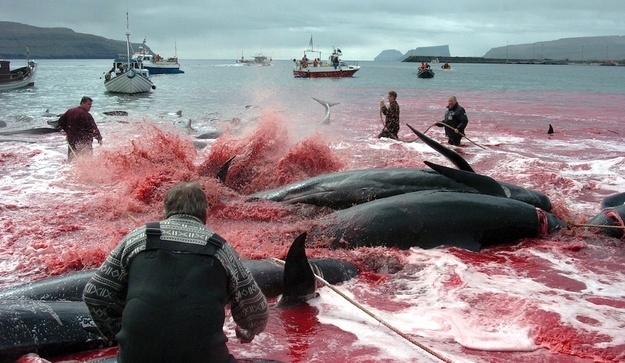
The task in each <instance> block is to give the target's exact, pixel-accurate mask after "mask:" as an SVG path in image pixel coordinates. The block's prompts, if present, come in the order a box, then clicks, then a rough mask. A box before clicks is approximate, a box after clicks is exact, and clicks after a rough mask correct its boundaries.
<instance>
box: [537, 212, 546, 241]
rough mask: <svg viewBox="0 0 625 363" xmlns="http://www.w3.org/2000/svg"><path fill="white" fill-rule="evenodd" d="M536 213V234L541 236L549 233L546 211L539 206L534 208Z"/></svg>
mask: <svg viewBox="0 0 625 363" xmlns="http://www.w3.org/2000/svg"><path fill="white" fill-rule="evenodd" d="M536 215H537V216H538V235H539V236H541V237H543V236H546V235H548V234H549V218H547V213H545V211H544V210H542V209H540V208H536Z"/></svg>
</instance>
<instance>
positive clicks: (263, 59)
mask: <svg viewBox="0 0 625 363" xmlns="http://www.w3.org/2000/svg"><path fill="white" fill-rule="evenodd" d="M271 61H272V59H271V57H267V56H266V55H264V54H262V53H257V54H256V55H255V56H254V59H245V57H243V55H241V59H237V64H242V65H245V66H270V65H271Z"/></svg>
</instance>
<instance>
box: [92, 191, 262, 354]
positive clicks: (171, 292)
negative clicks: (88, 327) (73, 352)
mask: <svg viewBox="0 0 625 363" xmlns="http://www.w3.org/2000/svg"><path fill="white" fill-rule="evenodd" d="M163 204H164V214H165V218H166V219H165V220H162V221H160V222H152V223H148V224H146V225H144V226H142V227H139V228H137V229H135V230H134V231H132V232H130V233H129V234H128V235H126V236H125V237H124V238H123V239H122V240H121V241H120V242H119V244H118V245H117V246H116V247H115V248H114V249H113V251H111V252H110V254H109V255H108V257H107V258H106V260H105V261H104V263H103V264H102V266H101V267H100V268H99V269H98V270H97V271H96V273H95V275H94V276H93V277H92V278H91V279H90V280H89V282H88V283H87V284H86V285H85V289H84V291H83V300H84V302H85V304H86V305H87V308H88V309H89V313H90V314H91V317H92V318H93V322H94V323H95V325H96V326H97V327H98V330H99V331H100V332H101V333H102V334H103V335H104V336H105V337H106V338H108V339H110V340H114V339H116V340H117V342H118V343H119V352H118V355H117V358H118V362H123V363H135V362H150V363H160V362H163V363H165V362H166V363H169V362H215V363H235V362H237V360H236V359H235V357H233V356H232V354H230V352H229V350H228V346H227V344H226V342H227V341H228V338H227V337H226V334H225V333H224V330H223V329H224V321H225V318H226V310H225V308H226V306H227V305H230V312H231V315H232V318H233V319H234V322H235V323H236V326H235V329H234V330H235V334H236V336H237V338H238V339H239V342H241V343H249V342H251V341H252V340H253V339H254V337H255V336H256V335H257V334H259V333H260V332H262V331H263V330H264V329H265V327H266V325H267V321H268V318H269V308H268V306H267V300H266V298H265V296H264V295H263V293H262V291H261V289H260V287H259V286H258V284H257V283H256V281H255V280H254V276H253V275H252V274H251V272H250V271H249V269H248V268H246V267H245V266H244V265H243V264H242V262H241V260H240V257H239V255H238V254H237V253H236V251H235V250H234V248H233V247H232V246H231V245H230V244H229V243H228V242H227V241H226V240H225V239H223V238H222V237H221V236H219V235H218V234H216V233H215V232H214V231H212V230H211V229H210V228H208V227H206V216H207V209H208V200H207V197H206V194H205V193H204V191H203V190H202V188H201V186H200V185H199V184H197V183H192V182H191V183H190V182H180V183H178V184H176V185H174V186H173V187H172V188H171V189H170V190H169V191H168V192H167V193H166V194H165V196H164V201H163Z"/></svg>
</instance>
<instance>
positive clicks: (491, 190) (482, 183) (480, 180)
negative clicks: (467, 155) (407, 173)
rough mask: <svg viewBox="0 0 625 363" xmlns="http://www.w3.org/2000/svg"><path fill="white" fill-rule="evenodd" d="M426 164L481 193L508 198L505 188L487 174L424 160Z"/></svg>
mask: <svg viewBox="0 0 625 363" xmlns="http://www.w3.org/2000/svg"><path fill="white" fill-rule="evenodd" d="M423 162H424V163H425V165H427V166H429V167H430V168H432V169H434V170H436V171H437V172H438V173H439V174H442V175H445V176H446V177H448V178H450V179H453V180H454V181H457V182H458V183H462V184H464V185H467V186H470V187H472V188H475V189H477V191H478V192H480V193H481V194H488V195H492V196H495V197H504V198H507V195H506V192H505V190H504V189H503V188H502V187H501V184H499V183H498V182H497V181H496V180H495V179H493V178H491V177H488V176H486V175H481V174H477V173H472V172H469V171H465V170H456V169H452V168H448V167H446V166H442V165H438V164H434V163H431V162H429V161H423Z"/></svg>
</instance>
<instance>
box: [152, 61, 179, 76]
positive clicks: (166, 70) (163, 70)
mask: <svg viewBox="0 0 625 363" xmlns="http://www.w3.org/2000/svg"><path fill="white" fill-rule="evenodd" d="M143 68H145V69H147V70H148V71H149V72H150V74H178V73H184V71H183V70H181V69H180V65H171V66H169V65H167V66H158V65H146V64H145V63H144V64H143Z"/></svg>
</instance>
